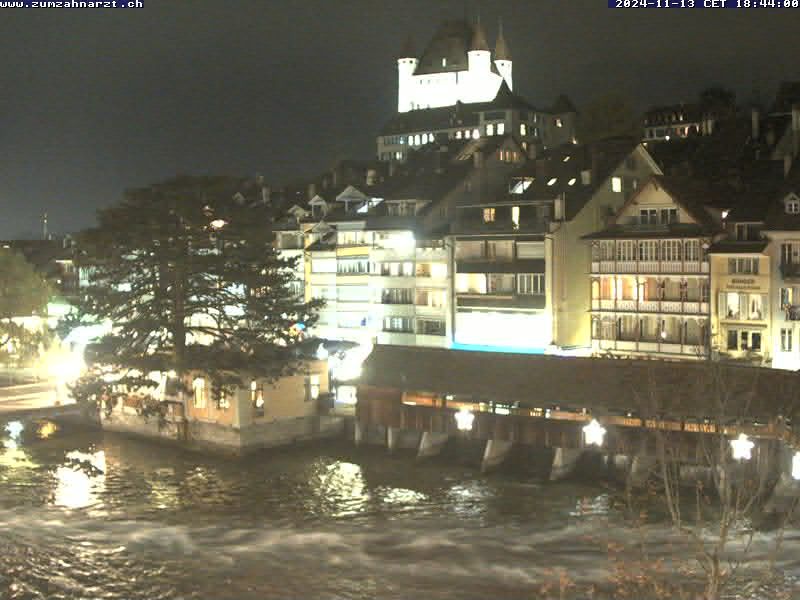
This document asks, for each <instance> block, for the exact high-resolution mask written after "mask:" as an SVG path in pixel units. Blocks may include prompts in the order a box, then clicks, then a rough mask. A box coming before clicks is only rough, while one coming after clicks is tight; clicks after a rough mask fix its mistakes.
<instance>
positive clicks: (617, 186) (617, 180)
mask: <svg viewBox="0 0 800 600" xmlns="http://www.w3.org/2000/svg"><path fill="white" fill-rule="evenodd" d="M611 191H612V192H621V191H622V177H612V178H611Z"/></svg>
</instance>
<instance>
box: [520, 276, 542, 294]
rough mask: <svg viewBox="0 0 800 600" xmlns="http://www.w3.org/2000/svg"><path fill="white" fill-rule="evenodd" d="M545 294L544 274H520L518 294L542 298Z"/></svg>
mask: <svg viewBox="0 0 800 600" xmlns="http://www.w3.org/2000/svg"><path fill="white" fill-rule="evenodd" d="M544 292H545V289H544V273H520V274H518V275H517V293H518V294H520V295H523V296H541V295H542V294H544Z"/></svg>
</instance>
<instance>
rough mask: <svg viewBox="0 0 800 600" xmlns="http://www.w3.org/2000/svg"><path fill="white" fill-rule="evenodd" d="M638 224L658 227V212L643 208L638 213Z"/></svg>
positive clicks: (653, 209)
mask: <svg viewBox="0 0 800 600" xmlns="http://www.w3.org/2000/svg"><path fill="white" fill-rule="evenodd" d="M639 223H641V224H642V225H658V210H656V209H655V208H643V209H641V210H640V211H639Z"/></svg>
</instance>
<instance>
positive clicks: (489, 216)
mask: <svg viewBox="0 0 800 600" xmlns="http://www.w3.org/2000/svg"><path fill="white" fill-rule="evenodd" d="M483 222H484V223H494V209H493V208H484V209H483Z"/></svg>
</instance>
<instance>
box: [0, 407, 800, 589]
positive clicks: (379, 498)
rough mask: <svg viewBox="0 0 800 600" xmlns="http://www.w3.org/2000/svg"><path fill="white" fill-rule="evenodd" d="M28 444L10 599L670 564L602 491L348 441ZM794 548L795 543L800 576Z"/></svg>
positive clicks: (421, 581) (83, 437)
mask: <svg viewBox="0 0 800 600" xmlns="http://www.w3.org/2000/svg"><path fill="white" fill-rule="evenodd" d="M0 427H4V424H2V423H0ZM17 429H18V428H16V427H15V426H14V425H12V426H11V427H9V428H6V429H5V431H2V430H0V439H1V440H2V442H3V446H2V449H0V531H1V532H2V533H1V534H0V598H1V599H2V600H6V599H15V600H17V599H23V598H24V599H34V598H36V599H39V598H43V599H44V598H46V599H56V600H58V599H64V600H67V599H69V600H73V599H79V598H80V599H87V598H92V599H94V598H97V599H125V600H139V599H141V600H156V599H161V598H164V599H166V598H170V599H173V598H174V599H177V598H187V599H188V598H192V599H194V598H202V599H209V600H220V599H236V600H250V599H253V600H255V599H259V600H264V599H272V598H348V599H354V600H360V599H367V598H398V599H400V598H425V599H432V598H442V599H456V598H459V599H460V598H522V597H524V598H544V597H547V598H549V597H553V598H558V597H559V593H560V591H559V582H561V584H562V587H563V588H564V591H565V594H564V596H565V597H576V598H588V597H590V596H589V595H588V594H589V591H588V590H589V589H590V587H591V586H592V585H593V584H600V587H605V588H609V589H610V588H611V587H613V586H612V585H611V584H610V583H608V582H609V580H610V578H613V576H614V574H615V573H616V575H617V576H619V575H622V577H623V578H624V577H628V576H632V574H633V573H634V572H635V566H636V564H638V562H640V561H643V559H645V560H646V561H647V562H648V564H650V563H655V562H656V561H658V560H659V559H666V560H674V559H675V558H676V557H675V553H676V550H675V547H674V546H673V545H671V544H672V538H671V535H670V533H669V531H670V530H669V528H668V527H666V526H665V525H664V524H662V523H659V522H658V519H657V518H656V519H654V520H652V519H651V522H650V523H647V524H646V525H642V526H640V527H631V526H630V525H629V523H628V521H626V518H625V514H624V513H625V511H624V510H623V506H624V504H623V503H622V501H621V499H620V498H619V496H620V493H619V492H617V491H614V490H613V489H611V488H608V487H606V486H604V485H603V484H602V483H600V482H594V483H591V484H580V483H575V482H564V483H557V484H551V483H547V482H537V481H535V480H529V479H526V478H525V477H521V476H520V475H519V474H515V473H497V474H493V475H489V476H483V475H481V474H480V473H479V472H478V471H476V470H474V469H471V468H467V467H463V466H457V465H452V464H449V465H448V464H443V463H442V462H432V463H417V462H416V461H415V460H414V459H413V457H411V456H408V455H400V456H389V455H387V454H386V452H385V451H384V450H383V449H380V448H361V449H356V448H353V447H352V446H350V445H349V444H347V443H345V442H343V441H342V442H328V443H325V444H315V445H309V446H297V447H291V448H284V449H280V450H270V451H263V452H260V453H257V454H254V455H251V456H248V457H247V458H244V459H239V460H234V459H225V458H215V457H209V456H205V455H200V454H195V453H191V452H188V451H183V450H180V449H177V448H174V447H172V446H167V445H157V444H152V443H149V442H145V441H141V440H136V439H131V438H128V437H122V436H118V435H112V434H108V433H105V434H104V433H102V432H99V431H87V430H81V429H75V430H69V429H63V428H57V427H55V426H54V425H53V424H49V423H39V424H27V425H26V427H25V429H24V430H22V431H18V430H17ZM642 535H644V536H646V537H647V539H648V544H647V546H646V552H647V556H646V557H645V556H644V554H643V552H642V550H641V548H640V547H639V546H637V544H636V540H637V539H639V537H640V536H642ZM771 539H772V534H769V533H764V534H759V535H758V536H757V537H756V541H755V543H754V546H753V548H754V549H753V551H752V552H751V555H753V556H755V557H756V558H757V559H758V558H762V559H763V558H764V557H765V556H766V552H767V547H768V546H769V543H770V542H771ZM759 544H760V545H761V547H760V546H759ZM798 551H800V535H798V534H797V533H796V532H795V531H794V530H791V531H788V532H787V533H786V540H785V542H784V545H783V548H782V550H781V553H780V556H779V558H780V560H779V566H780V567H781V568H782V569H783V571H784V572H786V573H789V574H790V575H791V574H792V573H794V572H795V571H796V569H797V568H798V563H797V558H796V557H797V556H798ZM677 568H678V567H677V566H675V565H672V566H669V567H668V569H677ZM618 578H619V577H618ZM740 588H741V589H742V590H743V589H744V588H743V587H741V586H740ZM747 594H750V595H746V594H745V592H743V591H741V590H740V591H739V592H737V594H736V596H735V597H737V598H744V597H747V598H756V597H765V598H766V597H771V596H767V595H763V593H762V592H753V591H752V590H749V591H747ZM797 597H800V594H798V596H797Z"/></svg>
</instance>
